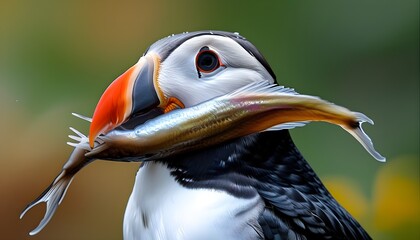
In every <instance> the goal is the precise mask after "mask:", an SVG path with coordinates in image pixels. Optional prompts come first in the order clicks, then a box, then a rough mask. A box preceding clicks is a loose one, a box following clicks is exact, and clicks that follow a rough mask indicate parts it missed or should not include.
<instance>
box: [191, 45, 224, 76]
mask: <svg viewBox="0 0 420 240" xmlns="http://www.w3.org/2000/svg"><path fill="white" fill-rule="evenodd" d="M195 64H196V66H197V70H198V71H200V72H203V73H210V72H213V71H214V70H216V69H217V68H219V67H220V61H219V57H218V56H217V54H216V53H215V52H213V51H212V50H203V51H200V52H199V53H198V54H197V57H196V59H195Z"/></svg>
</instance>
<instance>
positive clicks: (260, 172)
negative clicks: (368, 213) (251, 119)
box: [159, 130, 371, 240]
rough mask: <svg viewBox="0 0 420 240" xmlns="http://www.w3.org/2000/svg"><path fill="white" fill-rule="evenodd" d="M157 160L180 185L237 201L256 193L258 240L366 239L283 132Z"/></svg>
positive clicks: (366, 236) (360, 229)
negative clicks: (259, 209) (260, 205)
mask: <svg viewBox="0 0 420 240" xmlns="http://www.w3.org/2000/svg"><path fill="white" fill-rule="evenodd" d="M159 161H162V162H164V163H165V164H167V165H168V167H169V168H171V169H172V175H173V176H174V177H175V178H176V180H177V181H178V182H179V183H181V184H182V185H183V186H185V187H188V188H210V189H218V190H223V191H227V192H229V193H230V194H232V195H234V196H236V197H239V198H251V197H254V196H255V195H256V194H258V195H259V196H260V197H261V198H262V199H263V201H264V204H265V208H264V211H263V212H262V214H261V216H259V220H258V223H259V226H257V228H258V229H259V230H257V228H256V231H260V232H261V233H260V234H261V235H263V236H262V237H263V239H359V240H360V239H371V238H370V237H369V235H368V234H367V233H366V232H365V230H364V229H363V228H362V227H361V226H360V224H359V223H358V222H357V221H356V220H355V219H354V218H353V217H352V216H351V215H350V214H349V213H348V212H347V211H346V210H345V209H344V208H343V207H342V206H340V204H338V203H337V201H336V200H335V199H334V198H333V197H332V196H331V194H330V193H329V192H328V190H327V189H326V188H325V186H324V185H323V184H322V182H321V181H320V179H319V178H318V177H317V175H316V174H315V172H314V171H313V170H312V168H311V167H310V166H309V164H308V163H307V162H306V160H305V159H304V158H303V157H302V155H301V154H300V152H299V150H298V149H297V148H296V146H295V145H294V143H293V141H292V139H291V137H290V135H289V133H288V131H287V130H283V131H268V132H263V133H257V134H253V135H250V136H246V137H243V138H239V139H236V140H233V141H230V142H229V143H225V144H222V145H218V146H214V147H211V148H208V149H202V150H200V151H197V152H189V153H184V154H181V155H177V156H172V157H171V158H170V159H161V160H159Z"/></svg>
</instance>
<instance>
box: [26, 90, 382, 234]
mask: <svg viewBox="0 0 420 240" xmlns="http://www.w3.org/2000/svg"><path fill="white" fill-rule="evenodd" d="M75 115H76V116H77V117H80V118H82V119H84V120H87V121H90V120H91V119H90V118H87V117H83V116H80V115H77V114H75ZM311 121H323V122H328V123H332V124H336V125H339V126H341V127H342V128H343V129H345V130H346V131H347V132H349V133H350V134H351V135H352V136H353V137H355V138H356V139H357V140H358V141H359V142H360V143H361V144H362V146H363V147H364V148H365V149H366V150H367V151H368V152H369V153H370V154H371V155H372V156H373V157H374V158H375V159H377V160H378V161H381V162H384V161H385V158H384V157H383V156H381V155H380V154H379V153H378V152H377V151H376V150H375V149H374V147H373V143H372V141H371V139H370V138H369V137H368V135H367V134H366V133H365V132H364V131H363V129H362V123H364V122H368V123H370V124H373V121H372V120H371V119H369V118H368V117H366V116H365V115H364V114H362V113H358V112H352V111H350V110H348V109H347V108H344V107H341V106H338V105H335V104H333V103H330V102H328V101H325V100H322V99H320V98H318V97H314V96H309V95H301V94H298V93H297V92H295V91H294V90H293V89H290V88H285V87H281V86H278V85H275V84H270V83H268V82H257V83H252V84H249V85H247V86H245V87H243V88H240V89H238V90H236V91H234V92H233V93H230V94H226V95H222V96H220V97H217V98H214V99H212V100H209V101H206V102H204V103H201V104H198V105H196V106H193V107H190V108H185V109H176V110H173V111H171V112H169V113H166V114H163V115H161V116H158V117H156V118H153V119H151V120H149V121H147V122H145V123H144V124H142V125H139V126H138V127H136V128H135V129H133V130H123V131H122V130H112V131H110V132H108V133H107V134H106V135H101V136H99V137H98V138H97V139H96V142H95V147H94V148H93V149H91V148H90V146H89V139H88V137H87V136H85V135H84V134H82V133H80V132H78V131H77V130H75V129H72V128H71V129H72V130H73V131H74V132H75V133H76V135H77V136H69V137H70V138H71V139H73V140H75V141H76V143H69V145H71V146H74V147H75V149H74V151H73V153H72V154H71V155H70V158H69V159H68V161H67V162H66V163H65V165H64V166H63V170H62V171H61V173H60V174H59V175H58V176H57V177H56V178H55V180H54V181H53V183H52V184H51V185H50V186H49V187H48V188H47V189H46V190H45V191H44V192H43V193H42V194H41V195H40V196H39V197H38V198H37V199H36V200H35V201H33V202H32V203H30V204H29V205H28V206H27V207H26V208H25V209H24V211H23V212H22V214H21V216H20V217H21V218H22V217H23V216H24V214H25V213H26V212H27V211H28V210H29V209H31V208H32V207H33V206H35V205H37V204H39V203H42V202H46V203H47V209H46V213H45V215H44V218H43V219H42V220H41V222H40V224H39V225H38V226H37V227H36V228H35V229H34V230H33V231H31V232H30V235H34V234H36V233H38V232H39V231H41V230H42V229H43V228H44V227H45V226H46V224H47V223H48V222H49V221H50V219H51V217H52V216H53V214H54V212H55V211H56V210H57V207H58V205H59V204H60V203H61V201H62V199H63V198H64V195H65V193H66V190H67V188H68V187H69V185H70V183H71V180H72V179H73V177H74V175H75V174H76V173H77V172H78V171H79V170H81V169H82V168H83V167H85V166H86V165H87V164H89V163H91V162H92V161H94V160H95V159H107V160H113V161H136V162H142V161H146V160H153V159H157V158H162V157H166V156H170V155H173V154H177V153H181V152H185V151H192V150H196V149H200V148H203V147H206V146H211V145H215V144H218V143H222V142H225V141H228V140H230V139H234V138H237V137H241V136H246V135H249V134H252V133H256V132H261V131H270V130H271V131H273V130H282V129H291V128H295V127H301V126H304V125H306V124H307V123H309V122H311Z"/></svg>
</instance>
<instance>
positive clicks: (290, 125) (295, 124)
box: [264, 121, 309, 132]
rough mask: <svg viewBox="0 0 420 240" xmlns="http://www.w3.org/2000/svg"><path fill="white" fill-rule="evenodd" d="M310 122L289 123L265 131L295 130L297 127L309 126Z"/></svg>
mask: <svg viewBox="0 0 420 240" xmlns="http://www.w3.org/2000/svg"><path fill="white" fill-rule="evenodd" d="M308 123H309V121H304V122H289V123H282V124H279V125H276V126H273V127H270V128H267V129H266V130H264V132H265V131H279V130H285V129H293V128H296V127H303V126H305V125H306V124H308Z"/></svg>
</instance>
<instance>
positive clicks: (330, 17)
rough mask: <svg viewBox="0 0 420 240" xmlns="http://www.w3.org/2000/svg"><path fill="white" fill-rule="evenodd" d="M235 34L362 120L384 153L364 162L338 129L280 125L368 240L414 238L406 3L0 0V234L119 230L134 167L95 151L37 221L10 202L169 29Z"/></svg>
mask: <svg viewBox="0 0 420 240" xmlns="http://www.w3.org/2000/svg"><path fill="white" fill-rule="evenodd" d="M203 29H216V30H225V31H237V32H240V33H241V34H242V35H243V36H245V37H246V38H248V39H249V40H250V41H251V42H253V43H254V44H255V45H256V46H257V48H259V49H260V51H261V52H262V53H263V54H264V55H265V57H266V58H267V60H268V61H269V63H270V64H271V66H272V68H273V69H274V71H275V72H276V74H277V76H278V82H279V83H280V84H282V85H286V86H289V87H294V88H295V89H296V90H297V91H298V92H301V93H305V94H311V95H317V96H321V97H322V98H324V99H327V100H330V101H332V102H335V103H337V104H340V105H342V106H346V107H348V108H350V109H352V110H355V111H360V112H363V113H365V114H367V115H368V116H370V117H371V118H372V119H373V120H375V122H376V125H375V126H367V125H366V126H365V130H366V131H367V132H368V133H369V135H370V136H371V137H372V139H373V140H374V143H375V146H376V148H377V149H378V150H379V151H380V152H381V153H382V154H383V155H385V156H386V157H387V158H388V162H387V163H385V164H383V163H379V162H376V161H375V160H374V159H373V158H372V157H370V155H368V154H367V153H366V151H365V150H364V149H363V148H362V147H361V146H360V145H359V144H358V143H357V142H356V141H355V140H354V139H353V138H352V137H351V136H350V135H349V134H347V133H346V132H345V131H342V130H341V129H340V128H338V127H336V126H332V125H327V124H318V123H313V124H310V125H309V126H307V127H304V128H300V129H295V130H292V131H291V132H292V135H293V137H294V139H295V142H296V144H297V145H298V147H299V149H300V150H301V151H302V152H303V154H304V156H306V158H307V160H308V161H309V162H310V164H311V165H312V166H313V168H314V169H315V171H316V172H317V173H318V174H319V176H320V177H321V179H322V180H324V182H325V183H326V185H327V186H328V188H329V189H330V190H331V191H332V193H333V195H334V196H336V197H337V198H338V200H339V201H340V202H341V203H342V204H343V205H344V206H345V207H346V208H348V209H349V211H350V212H351V213H352V214H353V215H354V216H355V217H356V218H357V219H358V220H359V221H360V223H361V224H362V225H363V226H364V227H365V228H366V229H367V230H368V232H369V233H370V234H371V235H372V237H374V238H375V239H419V238H420V233H419V231H420V230H419V229H420V228H419V227H420V207H419V203H420V202H419V200H420V194H419V191H420V190H419V189H420V184H419V1H417V0H403V1H380V0H376V1H369V0H368V1H334V0H330V1H264V2H262V1H259V2H258V3H256V2H252V3H247V2H245V1H219V0H217V1H210V2H204V1H203V2H200V1H169V0H166V1H153V2H152V1H149V2H146V1H143V2H142V1H81V0H76V1H66V2H65V1H45V0H38V1H30V0H15V1H1V2H0V112H1V117H0V131H1V135H2V137H1V138H0V191H1V197H0V238H1V239H34V240H35V239H121V238H122V219H123V214H124V209H125V205H126V202H127V200H128V196H129V194H130V192H131V188H132V185H133V182H134V176H135V173H136V171H137V169H138V164H128V163H112V162H101V161H98V162H95V163H94V164H92V165H90V166H89V167H87V168H86V169H84V170H83V171H82V172H80V173H79V174H78V175H77V177H76V178H75V181H73V184H72V185H71V187H70V189H69V191H68V193H67V196H66V198H65V199H64V201H63V202H62V204H61V206H60V208H59V209H58V211H57V213H56V215H55V216H54V217H53V219H52V221H51V222H50V223H49V224H48V226H47V227H46V228H45V229H44V230H43V231H42V232H41V233H39V234H38V235H36V236H34V237H29V236H28V235H27V234H28V232H29V231H30V230H32V229H33V228H34V227H35V226H36V225H37V224H38V223H39V220H40V219H41V218H42V215H43V213H44V209H43V208H42V207H37V208H35V209H33V210H32V211H30V212H29V213H27V215H26V216H25V218H24V219H23V220H19V219H18V217H19V214H20V211H21V210H22V209H23V208H24V207H25V206H26V204H28V203H29V202H30V201H32V200H33V199H34V198H35V197H37V196H38V195H39V194H40V193H41V192H42V191H43V190H44V188H46V187H47V186H48V185H49V184H50V182H51V181H52V180H53V178H54V177H55V176H56V175H57V174H58V172H59V171H60V169H61V166H62V164H63V163H64V162H65V161H66V160H67V157H68V155H69V153H70V152H71V150H72V149H71V147H69V146H67V145H66V144H65V143H66V141H68V140H69V139H68V138H67V135H68V134H70V131H69V130H68V127H69V126H73V127H75V128H77V129H81V130H83V131H84V132H85V133H86V132H87V129H88V124H87V123H86V122H83V121H81V120H78V119H76V118H74V117H72V116H71V115H70V113H71V112H77V113H80V114H83V115H87V116H91V115H92V112H93V110H94V107H95V105H96V102H97V100H98V99H99V97H100V95H101V93H102V92H103V91H104V89H105V88H106V87H107V86H108V84H109V83H110V82H111V81H112V80H113V79H115V78H116V77H117V76H118V75H119V74H121V73H123V72H124V71H125V70H126V69H127V68H128V67H130V66H131V65H133V64H134V63H135V62H136V61H137V60H138V58H139V57H140V56H141V54H142V53H143V51H144V50H145V49H146V48H147V47H148V46H149V45H150V44H152V43H153V42H154V41H156V40H158V39H160V38H162V37H165V36H167V35H169V34H172V33H179V32H184V31H194V30H203Z"/></svg>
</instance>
